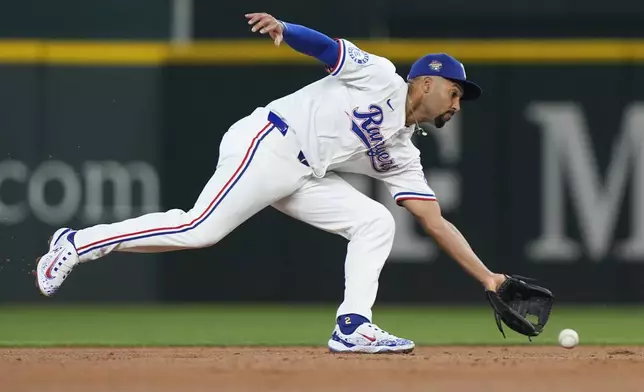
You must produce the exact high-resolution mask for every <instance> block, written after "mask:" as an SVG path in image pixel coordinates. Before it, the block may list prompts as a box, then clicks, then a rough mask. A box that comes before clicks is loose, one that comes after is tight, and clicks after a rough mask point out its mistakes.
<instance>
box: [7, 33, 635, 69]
mask: <svg viewBox="0 0 644 392" xmlns="http://www.w3.org/2000/svg"><path fill="white" fill-rule="evenodd" d="M353 42H354V43H356V44H357V45H358V46H360V47H361V48H363V49H364V50H366V51H368V52H371V53H375V54H378V55H381V56H384V57H387V58H389V59H390V60H392V61H394V62H402V63H410V62H412V61H414V60H415V59H417V58H418V57H420V56H423V55H424V54H426V53H430V52H447V53H449V54H451V55H453V56H455V57H457V58H458V59H460V60H461V61H463V62H469V63H509V64H512V63H531V64H532V63H553V64H559V63H606V62H608V63H639V62H644V39H633V40H626V39H624V40H620V39H603V40H600V39H568V40H549V39H525V40H519V39H501V40H492V39H485V40H479V39H459V40H448V39H445V40H401V39H393V40H358V39H357V40H353ZM313 62H314V60H312V59H311V58H309V57H308V56H305V55H302V54H300V53H297V52H295V51H294V50H292V49H290V48H289V47H287V46H286V45H282V47H280V48H276V47H275V46H274V45H273V44H272V42H271V41H270V40H267V39H259V40H222V41H197V42H196V43H194V44H191V45H188V46H173V45H172V44H170V43H168V42H165V41H94V40H92V41H59V40H43V41H35V40H0V63H3V64H51V65H121V66H155V65H164V64H195V65H196V64H307V63H313Z"/></svg>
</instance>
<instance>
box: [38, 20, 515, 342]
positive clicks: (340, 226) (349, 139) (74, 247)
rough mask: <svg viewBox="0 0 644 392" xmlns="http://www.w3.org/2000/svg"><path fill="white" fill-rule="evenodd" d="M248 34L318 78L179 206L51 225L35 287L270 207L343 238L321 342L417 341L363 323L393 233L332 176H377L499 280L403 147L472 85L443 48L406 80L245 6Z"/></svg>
mask: <svg viewBox="0 0 644 392" xmlns="http://www.w3.org/2000/svg"><path fill="white" fill-rule="evenodd" d="M246 18H247V19H248V24H249V25H251V26H252V31H253V32H258V33H260V34H268V35H269V36H270V38H271V39H272V40H273V41H274V43H275V45H277V46H280V44H281V43H282V42H284V43H286V44H287V45H288V46H290V47H291V48H292V49H294V50H296V51H298V52H301V53H304V54H306V55H309V56H312V57H314V58H316V59H317V60H319V61H320V62H321V63H322V64H323V65H324V66H325V68H326V71H327V72H328V75H327V76H326V77H324V78H322V79H320V80H318V81H315V82H314V83H311V84H309V85H307V86H305V87H303V88H301V89H300V90H298V91H295V92H293V93H292V94H290V95H287V96H285V97H282V98H279V99H277V100H275V101H273V102H270V103H269V104H268V105H266V106H265V107H258V108H256V109H255V110H254V111H253V112H252V113H250V114H249V115H248V116H246V117H244V118H242V119H240V120H239V121H237V122H236V123H234V124H232V126H231V127H230V128H229V129H228V131H227V132H226V133H225V134H224V136H223V139H222V141H221V144H220V146H219V153H220V155H219V161H218V163H217V168H216V170H215V172H214V174H213V176H212V178H210V180H209V181H208V182H207V184H206V185H205V187H204V188H203V191H202V192H201V194H200V195H199V197H198V199H197V201H196V203H195V204H194V206H193V207H192V209H190V210H189V211H182V210H179V209H172V210H169V211H166V212H160V213H152V214H147V215H143V216H140V217H138V218H134V219H128V220H125V221H122V222H117V223H113V224H100V225H97V226H93V227H88V228H85V229H82V230H73V229H70V228H61V229H58V230H57V231H55V233H54V234H53V236H52V238H51V239H50V245H49V250H48V252H47V253H46V254H45V255H44V256H42V257H41V258H40V259H39V261H38V266H37V270H36V278H37V283H38V286H39V288H40V291H41V292H42V294H44V295H45V296H52V295H53V294H55V293H56V291H57V290H58V289H59V288H60V286H61V285H62V284H63V282H64V281H65V279H66V278H67V277H68V276H69V274H70V273H71V272H72V270H73V269H74V267H76V265H78V264H79V263H84V262H87V261H90V260H96V259H98V258H100V257H103V256H106V255H107V254H109V253H110V252H115V251H119V252H167V251H174V250H181V249H195V248H203V247H208V246H211V245H214V244H216V243H217V242H218V241H220V240H221V239H222V238H224V237H225V236H226V235H227V234H228V233H230V232H231V231H232V230H234V229H235V228H236V227H238V226H239V225H240V224H242V223H243V222H244V221H246V220H247V219H249V218H250V217H252V216H253V215H254V214H256V213H257V212H259V211H260V210H262V209H264V208H266V207H268V206H272V207H274V208H276V209H277V210H279V211H281V212H283V213H284V214H287V215H289V216H291V217H293V218H295V219H299V220H301V221H303V222H306V223H308V224H310V225H312V226H314V227H317V228H320V229H322V230H325V231H327V232H331V233H335V234H338V235H341V236H343V237H344V238H346V239H347V240H348V248H347V254H346V260H345V292H344V301H343V302H342V304H341V305H340V306H339V308H338V310H337V314H336V325H335V328H334V330H333V333H332V335H331V338H330V339H329V341H328V346H329V348H330V350H331V351H333V352H360V353H380V352H411V351H412V350H413V348H414V342H412V341H411V340H408V339H403V338H399V337H396V336H394V335H392V334H390V333H388V332H386V331H384V330H382V329H380V328H378V327H377V326H376V325H375V324H374V323H372V312H371V308H372V306H373V304H374V301H375V299H376V293H377V291H378V279H379V275H380V271H381V269H382V268H383V266H384V264H385V261H386V260H387V257H388V256H389V253H390V251H391V247H392V243H393V240H394V230H395V227H394V226H395V225H394V220H393V217H392V215H391V213H390V212H389V211H388V210H387V209H386V208H385V207H384V206H383V205H381V204H379V203H377V202H376V201H374V200H372V199H370V198H369V197H367V196H365V195H364V194H362V193H360V192H359V191H357V190H356V189H355V188H353V187H352V186H351V185H349V184H348V183H347V182H345V181H344V180H343V179H342V178H340V177H339V176H338V175H337V174H336V173H337V172H347V173H358V174H363V175H367V176H370V177H372V178H375V179H378V180H380V181H382V182H383V183H384V184H385V185H386V187H387V188H388V189H389V191H390V192H391V196H392V197H393V198H394V199H395V200H396V202H397V204H398V205H400V206H402V207H404V208H406V209H407V210H408V211H409V212H410V213H411V214H413V216H415V217H416V218H417V219H418V221H419V222H420V224H421V225H422V227H423V228H424V229H425V231H426V232H427V233H428V234H429V235H431V236H432V237H433V238H434V239H435V241H436V242H437V243H438V244H439V245H440V246H441V247H442V249H443V250H444V251H446V252H447V253H448V255H450V256H451V257H452V258H453V259H454V260H456V261H457V262H458V263H459V264H460V265H461V266H462V267H463V269H464V270H465V271H466V272H467V273H469V274H470V275H471V276H473V277H474V278H475V279H476V280H478V281H479V282H480V283H481V284H482V285H483V287H484V288H485V289H486V290H487V291H492V292H494V291H495V290H497V289H498V288H499V286H500V285H501V284H502V283H503V282H504V281H505V280H506V279H507V277H506V276H505V275H503V274H496V273H492V272H491V271H489V270H488V268H486V266H485V265H484V264H483V263H482V262H481V261H480V260H479V259H478V257H477V256H476V255H475V254H474V252H473V251H472V249H471V248H470V247H469V245H468V243H467V241H466V240H465V239H464V237H463V236H462V235H461V234H460V233H459V231H458V230H457V229H456V228H455V227H454V226H453V225H452V224H451V223H449V222H448V221H446V220H445V219H444V218H443V217H442V215H441V210H440V207H439V203H438V202H437V198H436V194H435V193H434V191H433V190H432V189H431V188H430V187H429V185H428V184H427V182H426V180H425V176H424V172H423V167H422V166H421V161H420V153H419V151H418V149H416V147H415V146H414V145H413V144H412V141H411V137H412V135H413V134H414V133H415V132H417V131H419V130H420V127H419V125H418V123H419V122H430V123H432V124H433V125H434V126H436V127H438V128H440V127H442V126H443V125H444V124H445V123H446V122H447V121H449V120H450V119H451V118H452V117H453V116H454V115H456V113H457V112H458V111H459V110H460V104H461V101H463V100H474V99H476V98H478V97H479V96H480V95H481V89H480V88H479V86H478V85H476V84H475V83H473V82H471V81H469V80H467V78H466V73H465V69H464V67H463V64H461V63H460V62H458V61H457V60H456V59H454V58H453V57H451V56H449V55H447V54H428V55H426V56H424V57H422V58H420V59H418V60H417V61H416V62H415V63H414V64H413V66H412V67H411V71H410V72H409V74H408V75H407V78H406V80H405V79H403V78H402V77H400V76H399V75H398V74H397V73H396V68H395V67H394V64H392V62H391V61H389V60H387V59H386V58H383V57H380V56H378V55H376V54H374V53H367V52H365V51H363V50H361V49H360V48H358V47H356V46H355V45H354V44H353V43H351V42H349V41H347V40H344V39H331V38H329V37H327V36H326V35H324V34H322V33H320V32H317V31H314V30H312V29H309V28H306V27H304V26H301V25H297V24H293V23H288V22H284V21H280V20H277V19H275V18H274V17H273V16H271V15H269V14H266V13H252V14H247V15H246Z"/></svg>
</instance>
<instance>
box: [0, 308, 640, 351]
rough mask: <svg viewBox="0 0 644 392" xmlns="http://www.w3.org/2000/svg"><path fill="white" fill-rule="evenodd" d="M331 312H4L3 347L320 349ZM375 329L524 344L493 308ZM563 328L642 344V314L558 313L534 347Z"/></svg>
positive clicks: (394, 312) (393, 313) (404, 312)
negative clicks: (501, 327)
mask: <svg viewBox="0 0 644 392" xmlns="http://www.w3.org/2000/svg"><path fill="white" fill-rule="evenodd" d="M334 316H335V308H334V307H329V306H303V305H300V306H272V305H271V306H268V305H267V306H232V305H230V306H225V305H217V306H194V305H186V306H179V305H175V306H164V307H161V306H109V307H106V306H84V307H79V306H73V307H72V306H66V307H62V306H55V305H52V306H39V307H33V306H20V307H18V306H4V307H0V346H4V347H11V346H13V347H20V346H23V347H28V346H30V347H40V346H43V347H44V346H197V345H204V346H231V345H235V346H236V345H261V346H286V345H307V346H323V345H325V344H326V341H327V339H328V337H329V335H330V333H331V330H332V328H333V323H334ZM374 322H375V323H377V324H378V325H380V326H381V327H382V328H384V329H386V330H389V331H391V332H393V333H395V334H397V335H400V336H404V337H407V338H410V339H413V340H414V341H416V343H417V344H419V345H447V344H450V345H451V344H459V345H503V344H528V343H529V342H528V340H527V338H525V337H522V336H520V335H517V334H516V333H514V332H512V331H510V330H508V329H507V328H506V334H507V335H508V338H507V339H503V337H502V336H501V334H500V333H499V331H498V330H497V329H496V325H495V323H494V319H493V316H492V312H491V308H489V307H486V306H481V307H476V308H474V307H393V306H387V307H385V306H380V307H376V308H375V309H374ZM563 328H573V329H576V330H577V331H578V332H579V335H580V340H581V344H594V345H597V344H626V345H640V344H644V307H612V306H606V307H574V306H557V307H556V308H555V310H554V311H553V314H552V317H551V321H550V323H549V324H548V326H547V328H546V330H545V331H544V333H543V334H542V335H541V336H539V337H537V338H535V339H534V340H533V343H532V344H556V343H557V334H558V333H559V331H560V330H561V329H563Z"/></svg>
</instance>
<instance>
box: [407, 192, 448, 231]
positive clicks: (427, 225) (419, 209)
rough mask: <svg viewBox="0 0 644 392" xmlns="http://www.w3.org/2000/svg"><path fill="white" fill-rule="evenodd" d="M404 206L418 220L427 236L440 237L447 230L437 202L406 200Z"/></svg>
mask: <svg viewBox="0 0 644 392" xmlns="http://www.w3.org/2000/svg"><path fill="white" fill-rule="evenodd" d="M403 206H404V207H405V208H406V209H407V210H408V211H409V212H410V213H411V214H412V215H413V216H414V217H415V218H416V220H417V221H418V223H420V225H421V226H422V227H423V229H424V230H425V232H427V234H430V235H432V236H435V235H440V233H442V232H444V230H445V229H446V228H447V222H446V221H445V219H443V215H442V213H441V210H440V206H439V205H438V203H437V202H436V201H430V200H406V201H405V202H404V204H403Z"/></svg>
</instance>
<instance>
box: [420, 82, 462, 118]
mask: <svg viewBox="0 0 644 392" xmlns="http://www.w3.org/2000/svg"><path fill="white" fill-rule="evenodd" d="M435 81H436V83H434V85H433V86H432V87H433V88H432V89H431V90H430V92H429V94H427V95H428V96H427V100H426V104H427V105H428V109H429V110H428V112H429V113H430V118H431V119H432V120H433V123H434V126H435V127H436V128H442V127H443V126H445V124H446V123H447V122H448V121H449V120H451V119H452V117H454V115H456V112H457V111H458V108H459V107H460V104H459V100H460V98H459V94H458V89H457V87H456V85H455V84H454V83H452V82H450V81H448V80H445V79H438V78H437V79H435Z"/></svg>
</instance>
